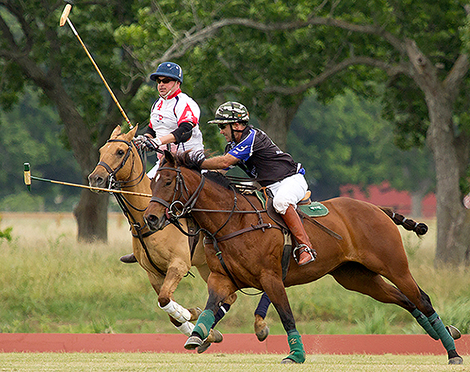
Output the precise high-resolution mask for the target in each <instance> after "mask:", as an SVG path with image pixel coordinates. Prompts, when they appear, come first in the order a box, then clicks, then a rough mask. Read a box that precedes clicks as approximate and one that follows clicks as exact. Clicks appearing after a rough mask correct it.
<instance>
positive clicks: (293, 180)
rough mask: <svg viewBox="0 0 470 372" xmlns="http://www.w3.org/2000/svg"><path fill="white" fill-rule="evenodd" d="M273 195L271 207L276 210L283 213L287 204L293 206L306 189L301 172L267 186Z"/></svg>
mask: <svg viewBox="0 0 470 372" xmlns="http://www.w3.org/2000/svg"><path fill="white" fill-rule="evenodd" d="M267 188H268V189H269V190H271V192H272V193H273V195H274V198H273V207H274V209H275V210H276V212H278V213H280V214H285V213H286V210H287V208H288V207H289V204H292V205H293V206H295V205H296V204H297V203H298V202H299V201H300V200H302V198H303V197H304V196H305V193H306V192H307V190H308V185H307V181H305V177H304V175H303V174H300V173H297V174H294V175H293V176H290V177H287V178H284V179H283V180H282V181H279V182H275V183H273V184H272V185H269V186H268V187H267Z"/></svg>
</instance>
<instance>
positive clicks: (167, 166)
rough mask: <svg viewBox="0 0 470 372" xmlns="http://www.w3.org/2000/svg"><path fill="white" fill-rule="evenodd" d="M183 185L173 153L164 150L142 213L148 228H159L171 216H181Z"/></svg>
mask: <svg viewBox="0 0 470 372" xmlns="http://www.w3.org/2000/svg"><path fill="white" fill-rule="evenodd" d="M183 185H184V179H183V178H182V175H181V169H180V168H179V166H178V165H177V162H176V158H175V155H174V154H172V153H171V152H169V151H166V150H165V151H164V158H163V159H162V162H161V166H160V168H159V169H158V171H157V174H156V176H155V178H153V179H152V180H151V183H150V188H151V190H152V198H151V199H150V203H149V205H148V207H147V210H146V211H145V213H144V219H145V220H146V222H147V225H148V226H149V228H150V229H152V230H161V229H163V228H164V227H165V226H166V225H167V223H168V221H169V220H170V219H171V218H179V217H181V216H182V213H183V207H184V204H183V199H182V197H183V192H182V189H183V187H185V185H184V186H183Z"/></svg>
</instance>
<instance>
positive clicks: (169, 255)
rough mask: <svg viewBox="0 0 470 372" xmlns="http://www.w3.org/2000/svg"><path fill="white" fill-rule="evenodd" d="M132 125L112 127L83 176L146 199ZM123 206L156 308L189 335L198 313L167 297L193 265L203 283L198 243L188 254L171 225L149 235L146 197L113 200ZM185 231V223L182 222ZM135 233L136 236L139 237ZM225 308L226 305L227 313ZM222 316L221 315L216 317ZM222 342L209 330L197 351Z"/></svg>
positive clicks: (206, 273)
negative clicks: (124, 129) (155, 296)
mask: <svg viewBox="0 0 470 372" xmlns="http://www.w3.org/2000/svg"><path fill="white" fill-rule="evenodd" d="M136 131H137V126H136V127H135V128H134V129H133V130H131V131H129V132H128V133H126V134H121V127H119V126H117V127H116V128H115V129H114V131H113V133H112V134H111V137H110V139H109V140H108V142H107V143H106V144H105V145H104V146H103V147H102V148H101V149H100V161H99V163H98V165H97V166H96V167H95V169H94V170H93V172H92V173H91V174H90V175H89V176H88V179H89V183H90V186H94V187H102V188H107V187H109V186H110V182H111V183H113V184H114V186H118V187H119V188H121V189H122V190H127V191H132V192H135V193H136V194H144V195H145V194H147V195H150V192H151V190H150V179H149V178H148V177H147V175H146V173H145V169H144V162H143V161H142V158H141V156H140V154H139V152H138V150H137V149H136V147H135V146H134V144H133V142H132V139H133V138H134V135H135V133H136ZM119 200H120V205H121V207H122V208H123V212H124V213H125V215H126V217H127V219H128V220H129V224H130V226H131V232H132V236H133V238H132V247H133V252H134V255H135V257H136V259H137V261H138V262H139V264H140V265H141V266H142V267H143V268H144V269H145V270H146V271H147V275H148V278H149V280H150V283H151V285H152V287H153V289H154V290H155V292H157V294H158V304H159V306H160V307H161V308H162V309H163V310H165V311H166V312H167V313H168V314H169V316H170V320H171V322H172V323H173V324H174V325H175V327H176V328H178V329H179V330H180V331H181V332H182V333H184V334H186V335H187V336H189V335H190V334H191V332H192V329H193V327H194V325H193V324H192V323H190V322H189V321H192V320H196V319H197V316H198V315H199V313H198V311H197V310H196V309H190V310H188V309H185V308H184V307H183V306H181V305H179V304H178V303H177V302H175V301H174V297H173V293H174V291H175V290H176V288H177V286H178V284H179V282H180V281H181V279H182V278H183V277H184V276H185V275H186V274H187V273H188V271H189V269H190V268H191V266H195V267H196V268H197V270H198V271H199V273H200V275H201V277H202V278H203V279H204V280H206V281H207V278H208V277H209V268H208V266H207V263H206V259H205V255H204V249H203V244H202V238H201V239H200V240H201V241H200V242H198V244H197V246H196V248H195V250H194V252H191V249H190V247H189V245H188V238H187V237H186V236H184V235H183V234H182V233H181V232H180V231H179V230H178V229H177V228H176V227H174V226H169V227H168V229H165V230H164V231H159V232H157V233H155V234H154V233H152V232H150V231H149V229H148V227H147V226H146V225H145V221H144V218H143V214H144V211H145V208H146V207H147V205H148V203H149V201H150V197H145V196H140V195H129V196H126V198H125V199H124V198H122V199H118V201H119ZM182 223H183V225H184V228H187V222H186V220H183V221H182ZM139 235H140V237H139ZM235 300H236V295H235V296H231V297H229V298H227V301H226V303H227V305H231V304H232V303H233V302H235ZM228 308H229V306H227V307H226V309H228ZM223 314H225V312H221V317H222V316H223ZM220 341H222V335H221V334H220V332H218V331H212V332H211V335H210V337H208V339H207V340H206V342H205V343H204V346H202V347H201V348H199V349H198V351H199V352H203V351H204V350H206V349H207V347H208V346H210V342H220Z"/></svg>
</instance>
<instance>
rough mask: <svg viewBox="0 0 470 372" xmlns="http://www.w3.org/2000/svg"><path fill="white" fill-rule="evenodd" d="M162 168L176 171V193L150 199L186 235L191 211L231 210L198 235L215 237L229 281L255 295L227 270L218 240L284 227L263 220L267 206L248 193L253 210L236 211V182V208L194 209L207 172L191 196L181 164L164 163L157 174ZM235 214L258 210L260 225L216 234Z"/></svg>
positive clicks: (213, 239)
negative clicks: (183, 222)
mask: <svg viewBox="0 0 470 372" xmlns="http://www.w3.org/2000/svg"><path fill="white" fill-rule="evenodd" d="M162 170H169V171H173V172H176V176H175V188H174V190H173V196H172V198H171V201H170V202H168V201H166V200H164V199H162V198H160V197H157V196H153V195H152V197H151V198H150V203H159V204H161V205H163V206H164V207H165V208H166V210H165V214H164V216H165V218H166V220H167V221H169V222H171V223H172V224H173V225H175V226H176V227H177V228H178V229H179V230H180V231H181V232H182V233H183V234H185V235H187V236H190V235H191V234H189V233H188V232H186V231H184V230H183V228H182V226H181V224H180V222H179V219H180V218H182V217H185V216H187V215H188V214H190V213H191V212H217V213H228V214H229V215H228V217H227V219H226V220H225V221H224V223H223V224H222V225H221V226H220V227H219V228H218V229H217V230H216V231H215V232H214V233H212V232H210V231H208V230H207V229H204V228H201V227H200V228H199V230H198V231H197V232H196V233H195V234H198V233H199V232H200V231H203V232H204V233H205V234H206V236H207V237H208V238H209V239H210V240H212V244H213V246H214V249H215V251H216V256H217V257H218V259H219V261H220V263H221V265H222V267H223V269H224V270H225V272H226V273H227V275H228V277H229V278H230V280H231V281H232V282H233V283H234V285H235V286H236V287H237V289H238V290H239V291H241V292H242V293H244V294H247V295H252V294H250V293H246V292H244V291H243V290H242V289H241V288H240V287H239V286H238V284H237V282H236V280H235V278H233V276H232V274H231V273H230V271H229V270H228V268H227V266H226V264H225V262H224V260H223V258H222V252H221V250H220V248H219V246H218V244H217V243H218V242H221V241H224V240H228V239H231V238H234V237H235V236H238V235H241V234H244V233H247V232H250V231H255V230H262V231H263V232H264V231H265V229H270V228H277V229H279V230H281V229H280V228H279V227H278V226H274V225H272V224H270V223H263V219H262V218H261V213H267V211H266V210H265V209H264V210H261V211H260V210H257V209H256V207H255V206H254V205H253V203H251V201H249V199H248V198H247V197H246V196H245V195H243V196H244V197H245V199H246V200H247V201H248V202H249V203H250V205H251V206H252V207H253V210H250V211H241V210H237V201H238V198H237V192H236V190H235V187H234V186H233V185H230V189H231V190H232V191H233V207H232V209H231V210H213V209H200V208H194V205H195V204H196V201H197V199H198V198H199V196H200V195H201V192H202V189H203V187H204V184H205V180H206V176H205V174H204V173H201V180H200V182H199V185H198V186H197V188H196V189H195V191H194V192H193V194H192V195H189V190H188V188H187V186H186V183H185V180H184V175H183V173H182V172H181V169H180V167H179V166H178V167H165V166H162V167H160V168H158V171H157V174H158V172H160V171H162ZM185 194H186V195H185ZM180 199H184V202H183V201H181V200H180ZM235 213H242V214H248V213H256V214H257V215H258V219H259V223H258V224H257V225H251V226H250V227H247V228H244V229H241V230H238V231H235V232H232V233H230V234H227V235H224V236H221V237H216V235H217V234H218V233H219V232H220V231H221V230H222V229H223V228H224V227H225V226H226V225H227V224H228V222H229V221H230V219H231V217H232V216H233V215H234V214H235ZM165 226H166V225H164V223H160V229H163V228H164V227H165Z"/></svg>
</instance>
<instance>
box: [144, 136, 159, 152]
mask: <svg viewBox="0 0 470 372" xmlns="http://www.w3.org/2000/svg"><path fill="white" fill-rule="evenodd" d="M161 144H162V141H161V140H160V138H147V140H146V141H145V142H144V143H143V145H142V147H143V148H144V149H145V150H147V151H157V150H158V146H160V145H161Z"/></svg>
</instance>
